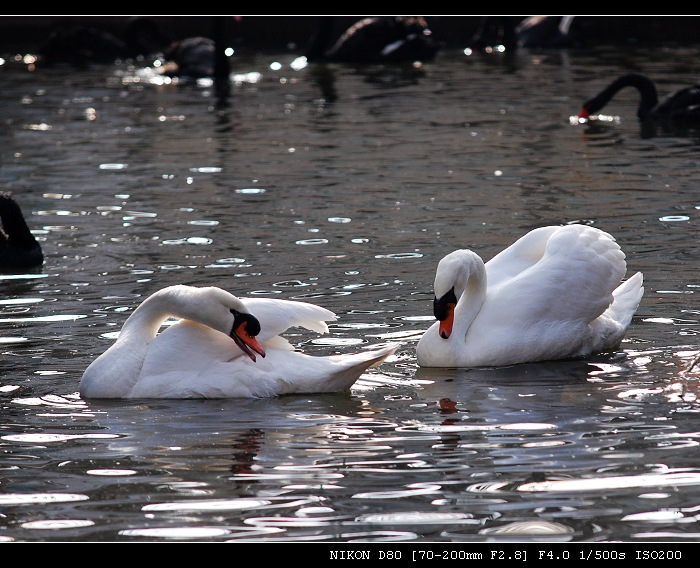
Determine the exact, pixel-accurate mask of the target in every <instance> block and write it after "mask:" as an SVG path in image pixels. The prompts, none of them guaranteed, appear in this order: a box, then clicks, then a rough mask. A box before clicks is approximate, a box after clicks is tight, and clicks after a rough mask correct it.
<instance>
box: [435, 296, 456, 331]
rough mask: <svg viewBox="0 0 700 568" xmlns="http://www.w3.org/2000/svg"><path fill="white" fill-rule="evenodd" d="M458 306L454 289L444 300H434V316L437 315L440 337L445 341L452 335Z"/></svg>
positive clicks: (443, 297)
mask: <svg viewBox="0 0 700 568" xmlns="http://www.w3.org/2000/svg"><path fill="white" fill-rule="evenodd" d="M456 305H457V296H456V295H455V289H454V287H452V289H451V290H450V291H449V292H447V294H445V295H444V296H442V298H435V300H433V314H435V319H436V320H438V321H439V322H440V337H442V338H443V339H447V338H448V337H450V335H452V325H453V324H454V321H455V306H456Z"/></svg>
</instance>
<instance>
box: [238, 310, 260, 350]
mask: <svg viewBox="0 0 700 568" xmlns="http://www.w3.org/2000/svg"><path fill="white" fill-rule="evenodd" d="M231 313H233V316H234V319H233V329H232V330H231V338H232V339H233V340H234V341H235V342H236V345H238V347H240V349H241V351H243V353H245V354H246V355H248V357H250V358H251V360H252V361H255V360H256V359H255V354H256V353H257V354H258V355H260V356H261V357H265V349H264V348H263V346H262V345H260V342H259V341H258V340H257V339H256V338H255V336H256V335H258V333H260V322H259V321H258V320H257V318H256V317H254V316H253V315H251V314H244V313H241V312H236V311H234V310H231Z"/></svg>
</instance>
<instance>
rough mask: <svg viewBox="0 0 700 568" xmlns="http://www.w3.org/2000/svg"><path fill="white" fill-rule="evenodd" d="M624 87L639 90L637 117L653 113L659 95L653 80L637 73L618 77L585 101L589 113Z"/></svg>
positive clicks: (596, 109) (601, 106)
mask: <svg viewBox="0 0 700 568" xmlns="http://www.w3.org/2000/svg"><path fill="white" fill-rule="evenodd" d="M625 87H634V88H635V89H637V91H638V92H639V97H640V99H639V106H638V107H637V117H638V118H640V119H645V118H649V117H650V116H651V115H652V114H653V111H654V108H655V107H656V106H657V105H658V104H659V95H658V93H657V91H656V86H655V85H654V82H653V81H652V80H651V79H649V77H646V76H645V75H640V74H639V73H628V74H626V75H622V76H620V77H618V78H617V79H615V81H613V82H612V83H610V85H608V86H607V87H606V88H605V89H603V90H602V91H601V92H600V93H599V94H598V95H596V96H595V97H594V98H593V99H591V100H590V101H589V102H588V103H586V107H587V108H588V110H589V112H590V113H591V114H593V113H595V112H597V111H599V110H600V109H601V108H603V107H604V106H605V105H606V104H608V102H610V100H611V99H612V98H613V97H614V96H615V95H616V94H617V93H618V92H619V91H620V90H622V89H624V88H625Z"/></svg>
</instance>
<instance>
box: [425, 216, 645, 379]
mask: <svg viewBox="0 0 700 568" xmlns="http://www.w3.org/2000/svg"><path fill="white" fill-rule="evenodd" d="M626 271H627V263H626V262H625V255H624V253H623V252H622V250H621V249H620V246H619V245H618V244H617V243H616V242H615V239H614V238H613V237H612V236H611V235H609V234H608V233H606V232H604V231H601V230H600V229H596V228H594V227H590V226H587V225H579V224H575V225H565V226H551V227H540V228H538V229H534V230H532V231H530V232H529V233H527V234H526V235H524V236H523V237H521V238H520V239H518V240H517V241H516V242H515V243H513V244H512V245H511V246H509V247H508V248H506V249H504V250H503V251H502V252H500V253H499V254H497V255H496V256H494V257H493V258H492V259H491V260H490V261H488V262H487V263H485V264H484V261H483V260H482V259H481V257H479V256H478V255H477V254H476V253H474V252H473V251H470V250H467V249H460V250H456V251H454V252H451V253H450V254H448V255H447V256H445V257H444V258H443V259H442V260H441V261H440V262H439V263H438V267H437V271H436V274H435V283H434V291H435V301H434V306H433V308H434V315H435V318H436V319H437V321H436V322H435V323H434V324H433V325H432V326H431V327H430V328H429V329H428V330H427V331H426V332H425V333H424V334H423V336H422V337H421V338H420V340H419V342H418V345H417V347H416V356H417V360H418V364H419V365H420V366H421V367H498V366H504V365H514V364H518V363H531V362H537V361H552V360H557V359H575V358H581V357H586V356H588V355H590V354H592V353H597V352H601V351H606V350H609V349H614V348H616V347H617V346H618V345H619V344H620V342H621V341H622V339H623V338H624V335H625V333H626V331H627V328H628V327H629V325H630V323H631V321H632V317H633V315H634V313H635V311H636V310H637V307H638V306H639V302H640V301H641V298H642V294H643V293H644V288H643V286H642V282H643V277H642V273H641V272H637V273H636V274H634V275H633V276H632V277H630V278H629V279H627V280H625V281H623V278H624V277H625V273H626Z"/></svg>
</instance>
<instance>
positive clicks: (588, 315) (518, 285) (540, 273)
mask: <svg viewBox="0 0 700 568" xmlns="http://www.w3.org/2000/svg"><path fill="white" fill-rule="evenodd" d="M547 229H551V228H549V227H547ZM547 233H548V234H547ZM543 236H545V237H548V238H546V239H545V240H544V241H543V239H542V238H541V237H543ZM536 237H538V238H535V239H532V240H527V239H526V240H521V241H518V242H517V243H516V245H518V246H516V248H515V249H514V250H513V251H510V248H509V249H507V251H508V254H504V255H503V256H501V258H500V259H498V263H496V266H495V268H496V269H497V271H496V273H497V274H498V275H499V277H500V280H497V282H496V283H493V285H492V282H491V280H489V287H488V289H489V291H488V296H487V303H488V304H490V306H491V307H493V308H496V307H497V306H500V308H499V309H501V310H503V309H505V310H506V311H504V312H503V313H504V316H505V317H507V318H508V319H510V321H520V322H538V321H549V322H581V323H584V324H586V323H588V322H591V321H593V320H594V319H595V318H597V317H598V316H600V315H601V314H602V313H603V312H604V311H605V310H606V309H607V308H608V306H609V305H610V304H611V302H612V301H613V295H612V294H613V291H614V290H615V288H616V287H617V286H618V285H619V284H620V281H621V279H622V278H623V277H624V275H625V272H626V270H627V265H626V262H625V255H624V253H623V252H622V250H621V249H620V247H619V245H618V244H617V243H616V242H615V240H614V239H613V238H612V237H611V236H610V235H608V234H607V233H605V232H603V231H599V230H597V229H593V228H591V227H587V226H585V225H569V226H565V227H558V228H555V230H550V231H548V232H546V233H541V234H540V235H536ZM543 242H544V246H543ZM504 252H505V251H504ZM538 255H539V259H537V257H538ZM499 256H500V255H499ZM495 259H496V257H494V260H495ZM533 259H537V260H534V261H533ZM502 261H510V262H512V263H513V265H515V266H520V268H521V270H520V271H518V270H511V271H510V272H511V274H509V275H508V274H507V270H506V268H505V267H506V264H504V263H502ZM528 263H529V266H528ZM487 266H488V265H487ZM488 274H489V278H490V277H491V272H490V270H489V272H488ZM506 314H507V315H506Z"/></svg>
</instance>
